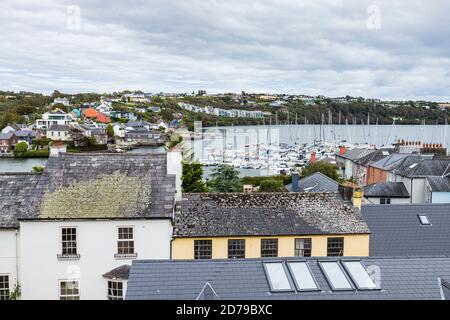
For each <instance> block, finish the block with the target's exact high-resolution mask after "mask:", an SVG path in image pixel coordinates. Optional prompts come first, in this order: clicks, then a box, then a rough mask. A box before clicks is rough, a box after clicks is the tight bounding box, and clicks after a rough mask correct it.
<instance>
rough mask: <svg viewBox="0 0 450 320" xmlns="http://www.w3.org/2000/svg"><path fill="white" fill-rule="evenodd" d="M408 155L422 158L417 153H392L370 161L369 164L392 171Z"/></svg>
mask: <svg viewBox="0 0 450 320" xmlns="http://www.w3.org/2000/svg"><path fill="white" fill-rule="evenodd" d="M408 157H412V158H413V159H417V160H418V159H421V158H422V157H421V156H419V155H411V154H409V153H392V154H391V155H389V156H387V157H385V158H382V159H380V160H377V161H374V162H372V163H371V164H370V166H371V167H373V168H378V169H381V170H384V171H392V170H394V169H396V168H397V167H398V166H400V165H401V163H402V162H403V161H404V160H405V159H406V158H408Z"/></svg>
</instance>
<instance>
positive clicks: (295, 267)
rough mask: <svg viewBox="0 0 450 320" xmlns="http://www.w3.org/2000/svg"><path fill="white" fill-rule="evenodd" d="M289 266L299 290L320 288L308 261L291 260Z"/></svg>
mask: <svg viewBox="0 0 450 320" xmlns="http://www.w3.org/2000/svg"><path fill="white" fill-rule="evenodd" d="M288 266H289V270H290V271H291V274H292V277H293V278H294V281H295V286H296V288H297V290H299V291H312V290H318V289H319V288H318V286H317V283H316V281H315V280H314V277H313V275H312V274H311V270H310V269H309V267H308V265H307V264H306V262H289V263H288Z"/></svg>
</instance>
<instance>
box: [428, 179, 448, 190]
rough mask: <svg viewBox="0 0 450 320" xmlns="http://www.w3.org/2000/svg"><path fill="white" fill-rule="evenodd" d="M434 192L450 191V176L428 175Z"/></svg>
mask: <svg viewBox="0 0 450 320" xmlns="http://www.w3.org/2000/svg"><path fill="white" fill-rule="evenodd" d="M427 180H428V184H429V185H430V187H431V191H432V192H450V177H433V176H429V177H427Z"/></svg>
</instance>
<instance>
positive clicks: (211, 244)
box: [194, 239, 213, 260]
mask: <svg viewBox="0 0 450 320" xmlns="http://www.w3.org/2000/svg"><path fill="white" fill-rule="evenodd" d="M199 241H205V242H206V241H208V242H209V243H210V251H211V252H210V254H209V258H196V256H197V249H196V243H197V242H199ZM212 242H213V241H212V239H194V260H211V259H212V257H213V243H212Z"/></svg>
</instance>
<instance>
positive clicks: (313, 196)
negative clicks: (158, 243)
mask: <svg viewBox="0 0 450 320" xmlns="http://www.w3.org/2000/svg"><path fill="white" fill-rule="evenodd" d="M174 224H175V225H174V237H219V236H270V235H302V234H304V235H313V234H354V233H356V234H367V233H369V229H368V227H367V225H366V223H365V222H364V220H363V218H362V216H361V214H360V212H359V210H357V209H355V208H353V207H352V206H351V205H350V204H348V203H346V202H344V201H343V200H342V198H341V197H340V195H339V194H333V193H297V192H293V193H227V194H223V193H217V194H214V193H211V194H206V193H205V194H193V193H192V194H184V195H183V201H182V205H181V210H179V211H178V212H176V214H175V222H174Z"/></svg>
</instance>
